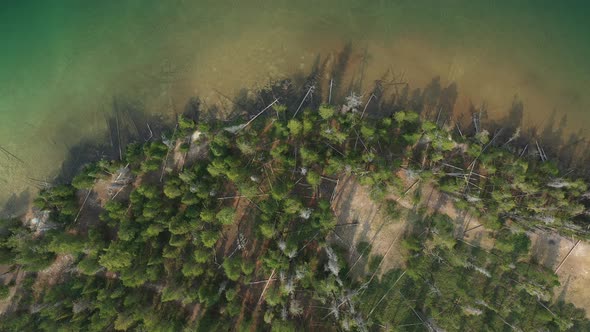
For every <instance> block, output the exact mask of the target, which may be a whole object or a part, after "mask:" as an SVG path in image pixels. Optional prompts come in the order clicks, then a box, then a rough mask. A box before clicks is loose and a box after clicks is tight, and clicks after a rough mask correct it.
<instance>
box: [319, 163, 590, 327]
mask: <svg viewBox="0 0 590 332" xmlns="http://www.w3.org/2000/svg"><path fill="white" fill-rule="evenodd" d="M398 176H400V177H401V178H402V180H403V181H404V186H405V188H410V186H412V184H413V183H414V182H415V179H413V178H411V177H410V176H408V174H406V173H405V172H404V171H402V172H400V174H398ZM416 190H421V195H422V196H421V197H422V200H421V202H420V205H422V206H424V207H425V208H426V211H427V212H428V213H433V212H438V213H442V214H446V215H448V216H449V217H451V218H452V219H453V220H454V221H455V222H456V234H455V235H456V237H457V238H458V239H461V240H463V241H465V242H467V243H469V244H471V245H475V246H479V247H482V248H483V249H486V250H490V249H491V248H493V246H494V239H493V237H492V231H490V230H487V229H486V228H485V227H483V226H482V225H481V223H480V222H479V221H478V220H477V218H475V217H473V216H471V215H469V214H466V213H465V212H463V211H460V210H458V209H457V208H455V206H454V204H453V200H452V198H451V197H450V196H448V195H446V194H444V193H441V192H439V191H438V190H436V189H435V188H434V187H433V186H432V184H430V183H424V184H421V185H416V186H414V187H413V188H412V189H411V190H410V191H409V192H408V193H406V195H405V196H404V197H400V196H399V195H396V194H390V195H389V196H388V197H387V199H392V200H395V201H397V202H398V204H399V205H400V206H401V207H403V208H405V209H407V210H408V211H410V210H413V209H415V206H414V204H413V203H412V201H411V199H410V197H411V194H412V193H413V192H414V191H416ZM333 208H334V210H335V212H336V216H337V218H338V225H339V226H337V227H336V231H335V232H333V235H332V237H331V239H330V240H331V241H332V243H334V244H339V245H341V246H344V247H345V248H350V250H349V256H348V261H349V264H354V263H355V262H356V261H357V260H358V262H357V263H356V265H355V267H354V269H353V273H354V274H355V275H357V276H359V275H362V274H363V273H369V272H368V271H366V270H365V269H366V265H367V258H366V257H365V256H366V255H363V257H361V258H360V259H359V256H360V254H359V253H358V252H357V250H356V246H357V245H358V243H359V242H361V241H367V242H369V243H371V244H372V250H371V255H385V254H387V256H386V257H385V261H384V263H383V264H382V266H381V273H382V272H384V271H387V270H389V269H391V268H399V267H403V266H404V256H403V254H404V251H403V248H402V247H401V245H400V244H401V240H402V239H403V237H402V236H401V235H403V234H404V232H406V231H407V229H408V226H409V221H408V220H407V219H408V218H407V217H406V218H404V220H401V221H397V222H394V221H388V219H387V217H386V216H385V215H384V214H383V211H382V210H381V209H380V207H379V205H378V204H376V203H375V202H373V200H371V198H370V196H369V189H368V188H366V187H364V186H361V185H359V184H358V182H356V180H355V178H354V177H346V178H344V179H342V180H340V186H339V188H338V194H337V196H336V198H335V200H334V203H333ZM355 223H358V224H355ZM398 235H400V236H399V238H398ZM529 237H530V239H531V242H532V248H531V254H532V255H533V257H534V258H535V259H536V260H537V261H538V262H539V263H541V264H543V265H544V266H546V267H548V268H550V269H552V270H553V271H555V269H556V268H557V267H558V266H559V265H560V264H561V263H562V261H563V260H564V258H565V257H566V256H567V255H568V253H569V252H570V250H572V248H573V247H574V246H575V244H576V242H577V241H574V240H573V239H569V238H566V237H563V236H560V235H558V234H552V233H547V232H541V231H537V232H531V233H529ZM392 243H393V245H392ZM390 246H391V249H390V250H389V252H388V249H389V247H390ZM372 272H373V271H371V273H372ZM557 275H558V277H559V281H560V283H561V286H559V287H557V288H556V290H555V294H554V301H559V300H563V301H566V302H571V303H573V304H574V305H576V306H577V307H579V308H583V309H584V310H585V311H586V314H587V315H588V316H590V244H589V243H587V242H580V244H579V245H578V246H577V247H576V248H575V249H574V250H573V251H572V252H571V254H570V255H569V257H568V258H567V260H565V262H564V263H563V264H562V265H561V267H560V268H559V270H558V272H557Z"/></svg>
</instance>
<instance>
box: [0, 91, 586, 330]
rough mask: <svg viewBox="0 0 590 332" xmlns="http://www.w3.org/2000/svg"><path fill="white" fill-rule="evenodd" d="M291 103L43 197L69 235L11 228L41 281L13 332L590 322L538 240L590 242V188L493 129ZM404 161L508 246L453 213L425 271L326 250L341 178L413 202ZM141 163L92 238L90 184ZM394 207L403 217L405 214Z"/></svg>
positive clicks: (0, 247) (138, 147)
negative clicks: (356, 271)
mask: <svg viewBox="0 0 590 332" xmlns="http://www.w3.org/2000/svg"><path fill="white" fill-rule="evenodd" d="M280 100H281V99H280V98H279V102H278V103H274V104H273V106H272V108H270V109H269V111H268V112H267V113H266V114H265V115H264V116H262V117H260V118H259V119H257V120H256V121H253V122H252V123H251V124H249V125H248V126H238V127H237V128H238V130H235V127H234V128H233V129H232V130H226V129H227V128H224V126H226V124H224V123H222V122H218V121H212V122H211V123H200V124H197V123H196V122H195V121H193V120H191V119H189V118H186V117H180V118H179V121H178V124H177V127H176V129H175V130H174V132H173V133H171V134H170V135H168V136H167V137H165V138H163V139H160V140H156V139H154V140H151V141H149V142H146V143H143V144H131V145H129V146H128V147H127V149H126V153H125V156H124V158H123V160H120V161H104V160H103V161H99V162H97V163H95V164H92V165H88V166H87V167H86V168H85V169H84V170H83V171H82V173H80V175H78V176H77V177H76V178H74V180H73V181H72V183H71V184H68V185H61V186H56V187H54V188H51V189H47V190H44V191H42V192H41V193H40V195H39V198H38V199H37V200H36V206H37V207H38V208H39V209H41V210H44V211H49V212H50V219H51V221H52V222H54V223H55V225H56V226H55V227H54V229H52V230H48V231H45V232H33V231H32V230H30V229H28V228H27V227H24V226H22V225H21V224H20V223H18V222H10V223H8V222H7V223H4V226H3V230H2V232H1V233H0V235H1V243H0V256H1V258H2V263H3V264H8V265H13V266H14V267H18V268H22V269H24V270H26V271H29V273H28V274H27V277H26V278H25V281H24V282H23V284H22V285H21V286H20V289H19V292H17V295H16V296H15V298H13V299H12V300H13V302H14V303H15V308H16V309H15V310H13V311H11V312H9V313H8V314H7V315H6V316H4V317H2V320H1V321H0V328H1V329H2V330H11V331H27V330H45V331H56V330H72V331H74V330H75V331H102V330H127V329H131V330H147V331H181V330H186V331H191V330H203V331H212V330H228V329H232V328H235V329H237V330H244V331H246V330H249V329H251V328H257V329H271V330H273V331H289V330H296V329H305V328H311V327H312V326H311V325H310V324H312V322H313V324H320V326H319V327H318V326H315V327H314V328H318V329H344V330H380V329H385V330H387V329H394V330H401V331H414V330H416V331H423V330H429V329H433V328H435V327H440V328H444V329H447V330H473V329H480V330H504V329H508V328H512V329H521V330H537V329H549V330H564V331H565V330H572V331H579V330H581V329H584V328H586V329H587V328H588V322H587V321H586V320H585V319H584V316H583V313H582V312H581V311H579V310H577V309H575V308H574V307H573V306H571V305H566V304H563V303H551V301H550V297H551V294H552V289H553V287H554V286H555V285H556V284H557V279H556V276H555V275H554V274H552V273H551V272H550V271H547V270H545V269H543V268H542V267H540V266H538V265H536V264H535V263H533V262H530V260H529V258H528V250H529V245H530V241H529V240H528V237H527V236H526V235H525V233H523V232H522V231H521V230H522V229H529V228H533V227H537V226H539V225H545V226H550V227H552V228H555V229H557V230H559V231H562V232H564V233H568V234H569V233H574V234H576V235H577V236H585V234H586V233H585V232H584V231H583V230H584V227H586V225H585V224H575V223H574V222H573V220H574V217H576V216H578V215H580V214H582V212H583V211H584V210H585V207H584V205H583V201H581V200H580V197H581V195H582V194H583V193H584V191H585V190H586V186H585V184H584V183H583V182H581V181H573V180H567V179H563V178H561V177H560V176H559V175H558V171H557V169H556V168H555V167H554V166H553V165H552V164H551V163H549V162H538V161H535V160H532V159H526V158H519V157H518V156H515V155H514V154H511V153H510V152H508V151H506V149H505V146H504V145H502V144H503V143H502V144H499V143H500V142H494V139H493V138H491V139H490V138H489V137H488V136H487V135H486V134H485V133H484V132H477V133H476V135H474V137H470V138H464V137H462V136H461V137H455V138H453V136H452V134H451V132H450V131H449V130H448V129H445V128H441V127H440V126H438V125H437V124H436V123H434V122H431V121H428V120H425V119H420V117H419V115H418V114H417V113H415V112H411V111H398V112H395V113H394V114H393V115H392V116H391V117H380V118H372V117H368V116H365V114H364V110H363V105H361V103H360V102H359V99H358V98H355V97H354V96H353V97H351V98H348V99H347V102H346V104H345V105H343V106H342V107H335V106H332V105H325V104H324V105H319V106H318V107H310V108H306V109H303V110H302V111H301V112H299V113H297V112H294V111H293V110H291V109H290V108H289V107H287V106H286V105H283V104H281V103H280ZM283 100H290V99H289V98H288V96H285V97H283ZM258 106H261V105H258ZM262 106H264V105H262ZM295 113H297V114H295ZM294 114H295V115H296V116H295V115H294ZM195 130H199V131H200V133H201V139H203V140H207V142H208V147H209V153H208V156H206V157H205V158H201V159H197V160H195V161H191V162H187V163H185V164H183V165H182V166H177V167H172V166H171V165H170V164H172V163H171V162H170V160H169V159H171V158H172V157H171V156H172V155H174V154H176V153H187V152H188V150H189V149H190V145H191V139H190V138H189V137H191V135H192V134H193V132H194V131H195ZM176 141H180V142H181V143H182V144H181V145H180V149H178V151H174V150H175V142H176ZM193 144H194V143H193ZM402 168H404V169H406V170H408V171H410V172H412V173H414V174H416V176H418V179H419V180H420V181H432V182H434V183H435V184H438V185H439V186H440V188H441V189H442V190H444V191H447V192H449V193H451V194H453V195H455V196H456V198H457V205H458V206H462V207H464V208H468V207H467V206H466V205H469V209H470V210H471V212H472V213H474V214H476V215H480V217H481V218H484V220H485V221H486V226H488V227H492V228H494V229H495V230H496V246H495V249H493V250H492V251H491V252H484V251H482V249H477V248H472V247H469V246H467V245H465V244H464V243H462V242H460V241H457V239H456V238H455V236H454V235H453V234H454V232H453V230H454V224H453V222H452V221H451V220H449V219H448V218H446V217H445V216H439V215H434V216H423V217H422V218H420V220H419V221H417V222H416V224H415V225H414V226H413V229H414V231H413V232H410V234H408V236H407V237H406V239H405V240H404V247H405V248H406V250H407V254H408V256H407V269H405V270H394V271H390V272H388V273H386V274H385V275H383V277H375V275H376V273H374V272H375V271H373V270H375V269H376V268H378V267H379V264H369V267H368V268H369V270H370V271H371V275H372V276H371V278H370V279H368V280H362V279H361V280H359V279H353V278H352V277H350V275H351V274H349V273H347V272H348V266H347V263H346V259H344V257H345V255H344V253H345V252H346V250H351V249H350V248H338V247H336V246H334V245H331V244H330V243H329V242H328V241H327V240H326V239H327V238H328V236H329V235H330V233H331V232H332V231H333V230H334V229H335V227H336V218H335V215H334V212H333V210H332V204H331V203H332V202H331V200H332V194H333V192H332V191H333V190H334V189H337V188H334V182H336V179H338V178H342V177H343V176H345V175H351V176H354V177H355V178H356V179H358V181H359V182H360V183H361V184H363V185H366V186H370V187H371V197H372V198H373V199H375V200H378V201H383V200H384V198H385V197H386V196H387V194H388V193H391V192H397V193H402V192H403V191H404V189H405V188H404V187H403V182H402V181H401V180H400V179H399V178H398V177H397V175H396V174H397V172H398V171H399V170H400V169H402ZM448 168H451V169H452V170H449V169H448ZM453 169H454V170H453ZM128 170H130V171H131V173H132V174H133V176H134V180H133V183H132V189H131V190H130V193H129V194H128V195H127V194H123V195H119V196H117V197H114V198H113V199H110V200H108V201H106V202H104V204H103V206H102V212H101V214H100V217H99V218H98V220H91V221H90V222H89V227H88V229H87V230H86V229H81V228H80V227H79V222H78V221H77V219H78V218H77V215H78V214H79V211H80V208H81V206H80V204H79V203H80V202H79V201H78V199H77V198H76V197H77V196H76V191H77V190H81V191H82V192H86V191H87V190H92V188H93V187H94V186H95V184H96V182H97V181H106V182H112V181H114V180H116V179H117V178H118V177H119V176H120V175H121V173H122V172H127V171H128ZM457 170H461V172H460V174H459V175H457V174H456V173H458V172H457ZM82 196H84V195H82ZM467 203H468V204H467ZM385 210H386V211H387V215H388V216H389V218H398V217H399V206H397V205H395V204H392V203H388V204H387V207H386V209H385ZM576 220H577V219H576ZM581 222H584V221H581ZM515 226H517V227H515ZM232 234H233V235H232ZM356 250H361V251H370V244H364V245H363V246H362V247H357V249H356ZM60 255H71V256H72V257H73V258H74V261H75V266H74V267H73V268H72V269H69V270H67V271H65V272H64V275H63V276H61V278H60V282H58V284H57V285H55V286H52V287H48V288H45V289H43V290H42V291H41V292H40V293H38V292H33V290H32V284H33V282H34V280H35V276H36V274H35V272H37V271H40V270H42V269H44V268H46V267H48V266H50V264H52V262H53V261H54V260H55V258H56V257H58V256H60Z"/></svg>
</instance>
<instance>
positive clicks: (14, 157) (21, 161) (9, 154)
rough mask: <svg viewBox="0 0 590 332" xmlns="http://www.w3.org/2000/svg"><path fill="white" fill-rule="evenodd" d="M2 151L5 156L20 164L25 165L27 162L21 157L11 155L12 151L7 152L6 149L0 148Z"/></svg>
mask: <svg viewBox="0 0 590 332" xmlns="http://www.w3.org/2000/svg"><path fill="white" fill-rule="evenodd" d="M0 151H2V152H4V154H6V155H7V156H8V157H11V158H13V159H15V160H17V161H19V162H20V163H22V164H24V163H25V162H24V161H23V160H22V159H20V158H19V157H17V156H15V155H14V154H12V153H10V151H8V150H6V149H5V148H3V147H1V146H0Z"/></svg>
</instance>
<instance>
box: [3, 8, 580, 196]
mask: <svg viewBox="0 0 590 332" xmlns="http://www.w3.org/2000/svg"><path fill="white" fill-rule="evenodd" d="M586 3H587V2H584V1H563V2H556V1H544V0H543V1H444V2H442V1H409V0H408V1H393V0H389V1H385V0H383V1H352V0H329V1H317V0H316V1H276V0H275V1H244V0H241V1H179V0H170V1H135V0H129V1H93V2H83V1H70V0H62V1H3V2H2V3H1V4H0V43H2V44H1V45H2V46H1V52H0V77H1V79H0V146H1V147H3V148H5V149H6V150H8V151H10V152H12V153H14V154H15V155H17V156H18V157H19V158H20V159H22V160H23V162H24V165H23V164H21V163H19V162H16V161H15V160H14V159H12V158H10V157H8V156H6V155H4V154H2V153H0V186H2V188H3V189H4V190H2V192H0V201H3V200H6V198H7V197H8V196H9V195H11V194H13V193H19V192H21V191H22V190H23V189H25V188H26V187H27V185H28V184H27V183H28V180H27V178H28V177H35V178H44V177H50V176H51V175H52V174H54V172H55V171H56V169H57V168H58V167H59V165H60V163H61V161H62V160H63V158H64V156H65V153H66V152H67V149H68V147H69V146H72V145H74V144H76V142H78V141H79V140H80V139H82V138H85V137H101V135H102V133H103V130H104V120H103V119H104V118H103V115H102V113H101V112H103V111H105V110H108V109H109V108H110V107H111V105H112V100H113V98H114V97H119V98H125V99H129V100H134V101H141V103H142V105H143V107H144V108H145V109H146V111H148V112H164V113H165V112H170V111H171V110H172V109H174V108H178V107H182V105H183V104H184V102H185V101H186V99H187V98H188V97H189V96H191V95H200V96H203V97H204V98H205V100H206V101H210V102H215V100H216V99H217V98H219V93H217V91H219V92H222V93H223V94H227V95H232V94H233V93H235V92H236V91H237V90H238V89H239V88H240V87H242V86H251V85H253V84H256V83H264V82H265V81H266V80H267V79H268V77H269V76H270V77H273V76H281V75H288V74H290V73H293V72H295V71H299V70H303V71H305V70H306V69H309V68H310V65H311V63H312V62H313V60H314V59H315V58H316V56H317V55H320V56H324V57H325V56H328V55H329V54H330V53H334V52H338V51H339V50H340V49H342V47H343V45H344V44H345V43H346V42H352V45H353V49H354V50H355V52H357V53H359V54H362V53H363V52H364V51H365V50H366V52H367V53H368V54H369V58H368V59H369V61H368V68H370V69H369V70H368V72H369V74H371V73H372V74H374V75H377V73H381V72H384V71H385V70H387V69H392V68H393V70H398V71H400V72H402V71H403V72H404V73H405V77H406V78H407V79H408V80H409V81H410V82H411V83H413V84H414V85H415V86H420V85H423V84H425V83H426V82H428V81H429V80H430V79H431V78H432V77H433V76H437V75H439V76H440V77H441V79H442V81H443V83H445V84H446V83H448V82H451V81H456V82H457V83H458V85H459V92H460V95H461V97H462V98H463V99H464V100H463V102H464V103H465V102H466V100H472V101H474V102H480V101H486V102H488V104H489V105H491V106H492V107H491V109H494V110H497V111H498V112H501V111H503V110H505V109H506V108H507V105H509V104H510V103H511V101H512V98H513V96H514V95H515V94H516V95H518V97H519V98H520V99H522V100H523V101H524V103H525V109H526V119H527V121H528V122H529V124H535V125H539V124H541V123H543V121H544V119H546V118H547V116H548V114H549V113H550V112H551V111H553V110H557V111H558V114H560V115H561V114H564V115H567V117H568V128H569V129H570V130H579V129H585V128H587V127H588V124H589V123H590V114H589V113H588V106H589V105H590V97H588V96H587V92H586V90H587V88H588V87H590V61H588V59H590V43H588V41H589V40H590V23H588V22H587V19H586V15H587V14H588V13H590V8H589V7H590V6H589V5H587V4H586ZM369 76H370V75H369ZM367 81H370V80H367Z"/></svg>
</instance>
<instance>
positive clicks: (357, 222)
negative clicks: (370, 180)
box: [331, 177, 406, 276]
mask: <svg viewBox="0 0 590 332" xmlns="http://www.w3.org/2000/svg"><path fill="white" fill-rule="evenodd" d="M333 207H334V210H335V211H336V216H337V218H338V226H337V227H336V230H335V231H334V232H332V234H333V235H332V236H331V237H332V238H331V241H332V242H333V243H335V244H337V245H340V246H343V247H344V248H351V250H350V251H349V256H348V257H347V259H348V262H349V264H351V267H352V266H353V265H354V268H353V270H352V271H353V273H354V274H355V275H357V276H360V275H363V274H366V273H373V272H374V271H367V270H366V269H367V267H366V265H367V256H368V255H367V253H364V254H363V255H362V257H361V253H359V252H358V251H357V250H356V246H357V245H358V243H359V242H361V241H366V242H368V243H370V244H371V247H372V249H371V252H370V254H371V256H372V255H381V256H385V260H384V262H383V264H382V265H381V272H383V271H387V270H390V269H392V268H399V267H402V266H403V265H404V257H403V253H402V252H403V248H402V247H401V240H402V235H403V233H404V232H405V229H406V221H405V220H398V221H394V220H390V219H389V218H387V217H386V216H385V215H384V213H383V211H382V209H380V206H379V205H378V204H376V203H375V202H373V200H371V198H370V196H369V190H368V189H367V188H365V187H363V186H360V185H359V184H358V183H357V182H356V180H355V179H354V178H353V177H346V178H344V179H342V180H341V181H340V185H339V188H338V194H337V196H336V198H335V200H334V203H333ZM359 257H360V259H359ZM357 260H358V262H357V263H356V265H355V262H356V261H357Z"/></svg>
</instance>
